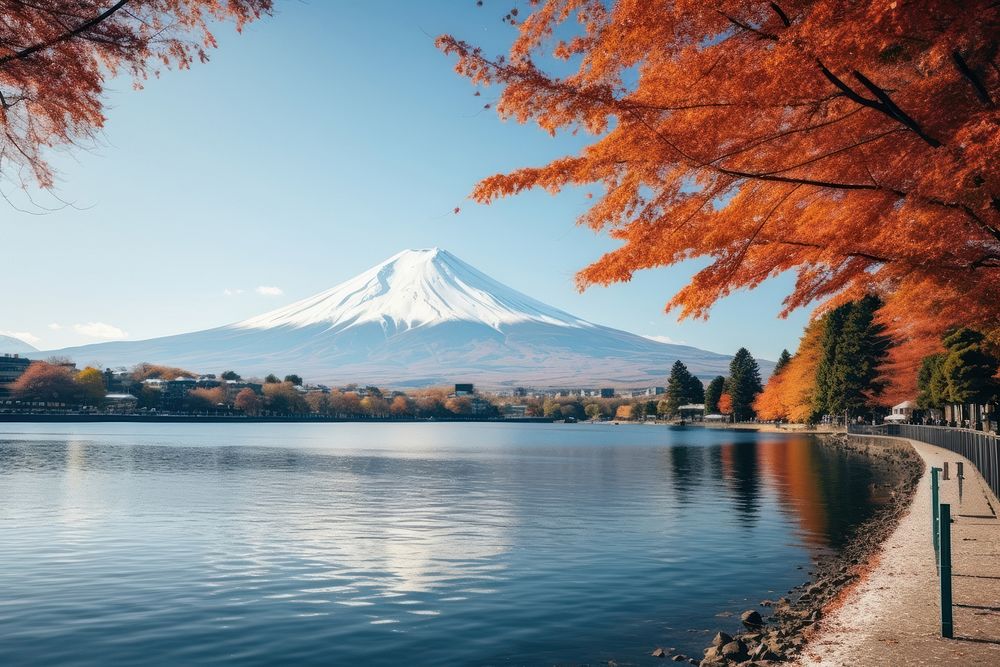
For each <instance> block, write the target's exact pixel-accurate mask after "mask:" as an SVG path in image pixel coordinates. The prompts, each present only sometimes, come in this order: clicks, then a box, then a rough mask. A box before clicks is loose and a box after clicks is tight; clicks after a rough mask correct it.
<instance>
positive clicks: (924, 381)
mask: <svg viewBox="0 0 1000 667" xmlns="http://www.w3.org/2000/svg"><path fill="white" fill-rule="evenodd" d="M945 356H946V355H944V354H932V355H930V356H927V357H924V359H923V361H922V362H921V364H920V372H919V373H918V374H917V389H918V390H919V391H920V393H919V394H918V395H917V405H919V406H920V407H921V408H923V409H925V410H927V409H929V408H943V407H944V404H945V403H947V402H948V401H947V391H948V380H947V378H945V377H944V372H943V370H942V366H943V365H944V360H945Z"/></svg>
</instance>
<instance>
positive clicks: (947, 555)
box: [938, 504, 954, 639]
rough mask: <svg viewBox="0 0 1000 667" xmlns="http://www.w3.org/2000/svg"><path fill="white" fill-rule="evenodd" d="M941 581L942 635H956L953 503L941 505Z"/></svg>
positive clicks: (939, 574)
mask: <svg viewBox="0 0 1000 667" xmlns="http://www.w3.org/2000/svg"><path fill="white" fill-rule="evenodd" d="M938 578H939V579H940V582H941V636H942V637H947V638H949V639H950V638H951V637H953V636H954V624H953V622H952V616H951V505H948V504H944V505H941V561H940V564H939V565H938Z"/></svg>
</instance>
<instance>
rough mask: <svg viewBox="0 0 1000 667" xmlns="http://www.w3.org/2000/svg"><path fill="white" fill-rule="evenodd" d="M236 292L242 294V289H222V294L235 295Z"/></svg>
mask: <svg viewBox="0 0 1000 667" xmlns="http://www.w3.org/2000/svg"><path fill="white" fill-rule="evenodd" d="M237 294H243V290H241V289H239V288H233V289H230V288H228V287H227V288H226V289H224V290H222V295H223V296H236V295H237Z"/></svg>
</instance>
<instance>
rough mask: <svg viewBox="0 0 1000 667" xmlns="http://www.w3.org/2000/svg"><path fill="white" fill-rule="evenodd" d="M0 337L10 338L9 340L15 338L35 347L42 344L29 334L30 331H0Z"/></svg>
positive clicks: (37, 338)
mask: <svg viewBox="0 0 1000 667" xmlns="http://www.w3.org/2000/svg"><path fill="white" fill-rule="evenodd" d="M0 336H10V337H11V338H17V339H18V340H22V341H24V342H25V343H27V344H28V345H37V344H38V343H41V342H42V339H41V338H39V337H38V336H36V335H35V334H33V333H31V332H30V331H0Z"/></svg>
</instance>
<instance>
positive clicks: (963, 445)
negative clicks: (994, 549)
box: [848, 424, 1000, 497]
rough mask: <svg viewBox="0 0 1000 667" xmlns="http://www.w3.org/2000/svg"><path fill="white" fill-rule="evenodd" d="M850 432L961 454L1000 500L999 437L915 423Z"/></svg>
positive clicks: (852, 428) (854, 427)
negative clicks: (911, 442)
mask: <svg viewBox="0 0 1000 667" xmlns="http://www.w3.org/2000/svg"><path fill="white" fill-rule="evenodd" d="M848 433H858V434H866V435H888V436H896V437H900V438H909V439H911V440H919V441H921V442H926V443H928V444H931V445H935V446H937V447H942V448H944V449H947V450H949V451H952V452H955V453H956V454H961V455H962V456H964V457H965V458H967V459H969V460H970V461H972V463H973V464H974V465H975V466H976V468H978V469H979V472H980V474H982V476H983V479H985V480H986V483H987V484H988V485H989V487H990V488H991V489H993V493H994V494H995V495H997V496H998V497H1000V437H997V436H995V435H992V434H989V433H983V432H982V431H973V430H970V429H967V428H948V427H946V426H918V425H916V424H883V425H881V426H867V425H860V424H851V425H850V426H849V427H848Z"/></svg>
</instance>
